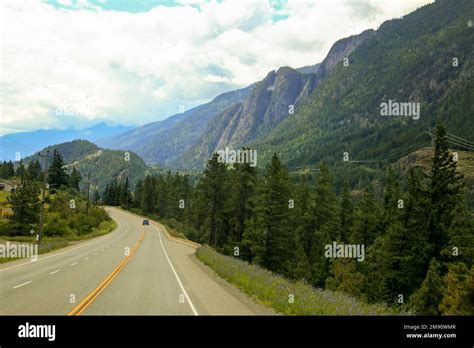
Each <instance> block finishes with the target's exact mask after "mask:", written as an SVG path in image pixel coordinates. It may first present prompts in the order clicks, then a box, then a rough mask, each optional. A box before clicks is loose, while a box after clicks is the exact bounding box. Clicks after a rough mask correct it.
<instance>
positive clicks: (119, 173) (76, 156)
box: [24, 140, 148, 191]
mask: <svg viewBox="0 0 474 348" xmlns="http://www.w3.org/2000/svg"><path fill="white" fill-rule="evenodd" d="M54 149H56V150H57V151H58V152H59V153H61V155H62V156H63V159H64V162H65V163H66V167H67V168H68V169H71V170H72V167H73V166H76V168H78V169H79V170H80V172H81V173H82V175H83V181H82V182H83V184H84V182H85V180H84V179H85V178H84V176H86V175H87V173H88V172H90V173H91V182H92V186H94V187H97V188H98V190H99V191H103V190H104V188H105V185H106V184H107V183H109V182H110V181H111V180H113V179H114V178H117V179H118V180H125V178H126V177H128V178H129V181H130V183H131V185H135V184H136V182H137V181H138V180H139V179H140V178H142V177H143V176H144V175H145V173H146V172H147V170H148V167H147V166H146V164H145V162H144V161H143V159H141V158H140V157H139V156H138V155H137V154H135V153H133V152H129V154H130V156H129V159H130V160H129V161H127V160H126V159H127V158H128V156H127V155H126V153H125V151H120V150H108V149H102V148H99V147H98V146H96V145H94V144H92V143H90V142H88V141H86V140H74V141H71V142H66V143H62V144H57V145H52V146H48V147H46V148H44V149H43V150H41V153H44V152H45V151H48V150H49V151H50V153H52V152H53V151H54ZM36 157H37V155H33V156H30V157H27V158H25V160H24V161H25V163H28V162H29V161H31V160H32V159H36ZM40 162H41V164H43V161H42V160H41V159H40Z"/></svg>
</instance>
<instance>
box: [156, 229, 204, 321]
mask: <svg viewBox="0 0 474 348" xmlns="http://www.w3.org/2000/svg"><path fill="white" fill-rule="evenodd" d="M158 237H160V243H161V247H162V248H163V251H164V252H165V256H166V259H167V260H168V263H169V264H170V267H171V270H172V271H173V273H174V276H175V277H176V280H177V281H178V283H179V286H180V287H181V290H182V291H183V293H184V296H185V297H186V300H187V301H188V303H189V307H191V310H192V311H193V313H194V315H199V314H198V312H197V311H196V308H194V305H193V303H192V302H191V299H190V298H189V296H188V293H187V292H186V290H184V286H183V284H182V283H181V280H180V279H179V277H178V274H177V273H176V271H175V270H174V267H173V264H172V263H171V261H170V258H169V257H168V253H167V252H166V249H165V246H164V245H163V241H162V240H161V232H160V230H159V229H158Z"/></svg>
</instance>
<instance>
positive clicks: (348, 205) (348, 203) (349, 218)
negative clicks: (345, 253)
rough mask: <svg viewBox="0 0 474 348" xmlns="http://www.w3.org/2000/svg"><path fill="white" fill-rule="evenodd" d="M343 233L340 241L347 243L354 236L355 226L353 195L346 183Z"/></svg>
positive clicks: (342, 209) (342, 201)
mask: <svg viewBox="0 0 474 348" xmlns="http://www.w3.org/2000/svg"><path fill="white" fill-rule="evenodd" d="M340 212H341V233H340V235H339V239H340V240H341V241H342V242H343V243H346V242H347V241H348V240H349V237H350V236H351V234H352V228H353V224H354V216H353V215H354V205H353V204H352V198H351V194H350V192H349V184H348V183H347V182H345V183H344V187H343V190H342V199H341V208H340Z"/></svg>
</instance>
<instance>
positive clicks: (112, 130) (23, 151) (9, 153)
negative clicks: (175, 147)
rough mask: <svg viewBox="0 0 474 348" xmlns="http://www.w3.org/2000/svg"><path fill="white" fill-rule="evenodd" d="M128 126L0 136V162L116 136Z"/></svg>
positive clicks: (105, 126)
mask: <svg viewBox="0 0 474 348" xmlns="http://www.w3.org/2000/svg"><path fill="white" fill-rule="evenodd" d="M132 128H133V127H128V126H109V125H107V124H106V123H104V122H103V123H99V124H97V125H95V126H93V127H90V128H87V129H83V130H74V129H66V130H53V129H51V130H46V129H40V130H36V131H33V132H21V133H13V134H8V135H4V136H0V160H15V158H16V155H15V154H16V153H17V152H18V153H19V154H20V156H21V158H24V157H27V156H30V155H32V154H33V153H35V152H37V151H39V150H41V149H42V148H44V147H46V146H49V145H53V144H59V143H63V142H66V141H71V140H74V139H85V140H89V141H96V140H98V139H101V138H104V137H109V136H114V135H118V134H121V133H124V132H126V131H129V130H131V129H132Z"/></svg>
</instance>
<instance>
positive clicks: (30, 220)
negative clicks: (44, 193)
mask: <svg viewBox="0 0 474 348" xmlns="http://www.w3.org/2000/svg"><path fill="white" fill-rule="evenodd" d="M39 193H40V189H39V187H38V185H37V184H36V183H35V182H34V181H33V179H32V178H31V177H30V176H29V175H23V177H22V179H21V185H20V186H19V187H18V188H17V189H15V190H14V191H12V193H11V194H10V196H9V197H8V198H7V202H8V204H10V205H11V208H12V210H13V215H12V216H10V218H9V219H10V221H9V222H10V225H11V226H12V230H13V231H15V232H16V234H19V235H27V234H29V232H30V230H31V224H36V223H38V221H39V211H40V205H39V203H40V201H39V198H38V197H39Z"/></svg>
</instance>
